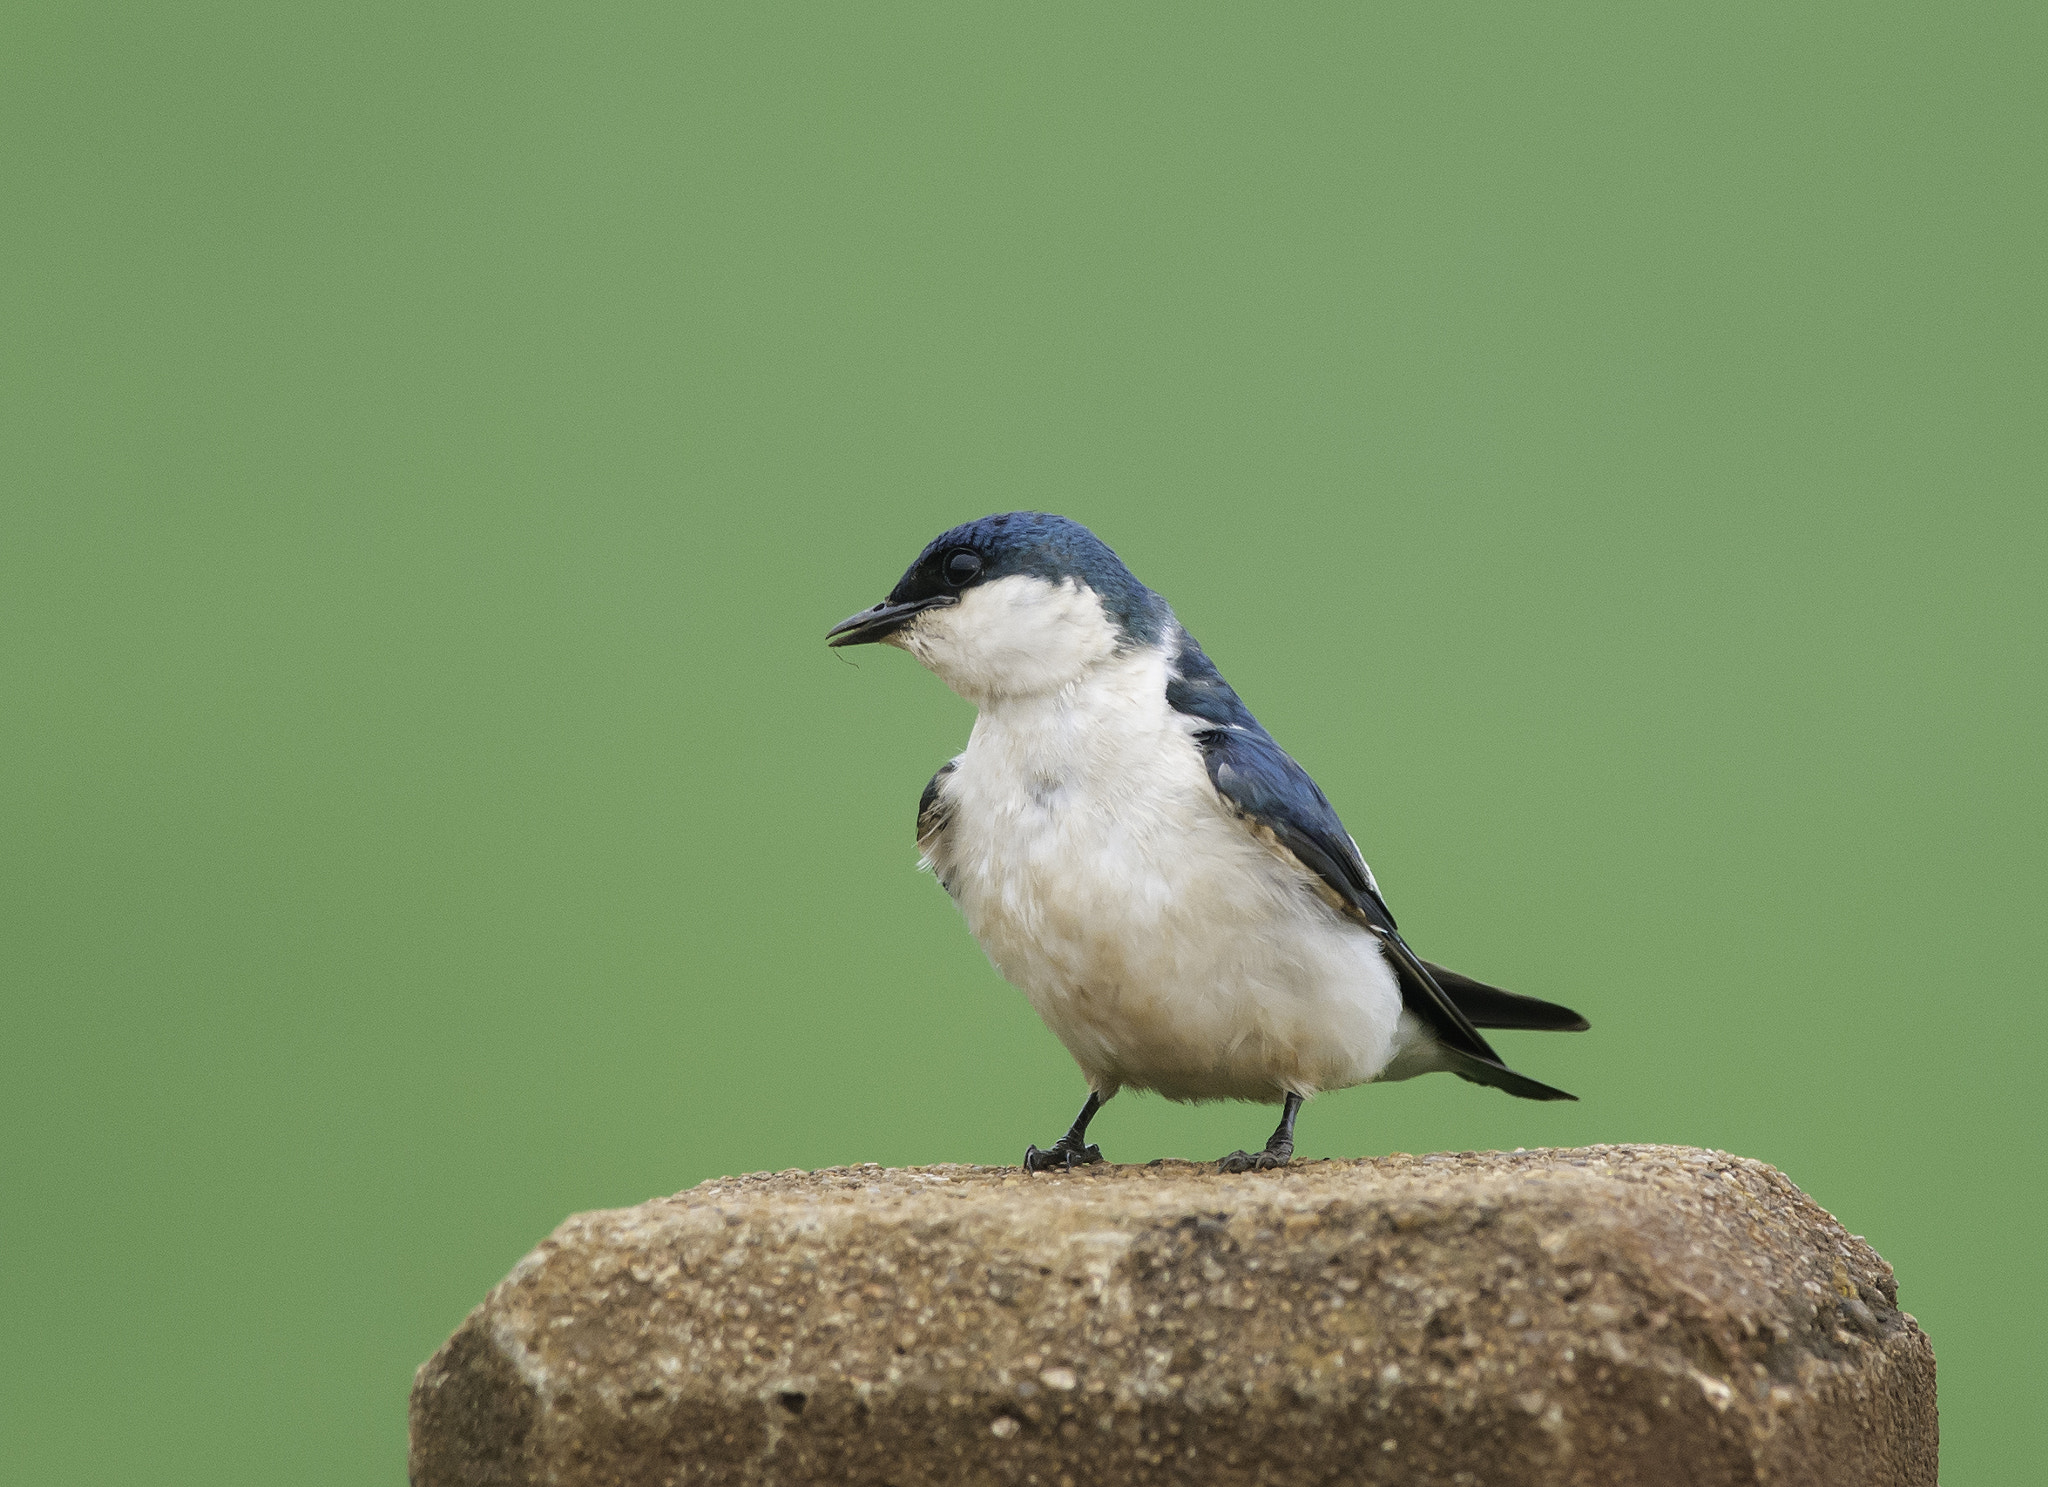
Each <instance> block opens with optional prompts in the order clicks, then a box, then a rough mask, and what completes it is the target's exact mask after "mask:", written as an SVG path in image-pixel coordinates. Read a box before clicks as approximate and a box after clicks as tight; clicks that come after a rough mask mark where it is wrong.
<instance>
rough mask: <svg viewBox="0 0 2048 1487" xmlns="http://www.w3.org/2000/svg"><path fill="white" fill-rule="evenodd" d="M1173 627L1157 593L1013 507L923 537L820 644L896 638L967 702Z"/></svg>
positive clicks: (1111, 557) (1046, 521) (1070, 533)
mask: <svg viewBox="0 0 2048 1487" xmlns="http://www.w3.org/2000/svg"><path fill="white" fill-rule="evenodd" d="M1172 623H1173V611H1172V610H1171V609H1169V608H1168V607H1167V603H1166V601H1165V600H1164V599H1162V598H1160V597H1159V596H1158V595H1157V594H1155V593H1153V592H1152V591H1151V590H1150V589H1148V588H1146V587H1145V586H1144V585H1143V584H1141V583H1139V582H1138V580H1137V579H1136V578H1134V577H1132V576H1131V570H1130V569H1128V568H1126V567H1125V566H1124V565H1123V563H1122V562H1121V561H1120V560H1119V559H1118V558H1117V555H1116V554H1115V553H1113V552H1111V551H1110V550H1109V547H1108V545H1107V544H1105V543H1104V542H1103V541H1102V539H1101V538H1099V537H1097V536H1096V535H1095V534H1094V533H1093V532H1091V531H1089V530H1088V529H1087V528H1086V527H1084V526H1082V525H1081V524H1080V523H1079V522H1075V521H1069V520H1067V518H1065V517H1064V516H1047V515H1044V514H1043V513H1040V512H1036V511H1012V512H1007V513H1005V514H1004V515H1001V516H985V517H983V518H982V519H981V520H980V521H973V522H968V523H967V524H966V525H965V526H959V527H955V528H953V530H952V531H950V532H946V533H943V534H942V535H940V536H939V537H936V538H934V539H933V540H932V542H931V544H930V545H929V546H927V547H926V548H925V550H924V551H923V552H921V553H919V554H918V555H917V561H916V562H914V563H912V564H911V565H910V568H909V571H908V572H906V573H905V574H904V575H903V577H902V579H901V581H899V582H898V583H897V585H896V587H895V588H893V589H891V590H890V591H889V597H888V598H886V599H884V600H883V601H882V602H881V603H879V604H877V605H875V606H874V607H873V608H872V609H863V610H862V611H861V612H860V613H859V614H856V615H854V616H852V617H851V618H849V619H845V620H842V621H841V622H840V623H838V624H836V625H834V626H833V627H832V628H831V630H829V631H828V632H826V636H825V643H826V644H827V645H867V644H870V643H872V642H875V641H881V642H883V643H884V644H887V645H894V646H900V647H902V648H903V649H904V650H907V651H909V652H910V653H911V654H912V655H913V656H916V657H917V659H918V660H920V661H922V662H923V663H924V664H925V665H926V666H928V667H930V668H931V670H933V671H934V672H936V673H937V674H938V676H939V678H940V680H942V681H944V682H945V683H946V685H947V686H949V687H951V688H952V689H953V690H954V691H956V692H958V693H959V694H960V695H961V696H962V697H965V698H967V699H968V700H969V701H972V702H984V701H988V700H991V699H994V698H999V697H1023V696H1030V695H1033V694H1036V693H1042V692H1050V691H1055V690H1057V689H1058V688H1060V687H1063V686H1066V685H1067V684H1068V683H1070V682H1073V681H1076V680H1078V679H1080V678H1081V677H1082V676H1083V675H1085V674H1086V673H1087V672H1088V671H1089V670H1090V669H1092V668H1093V667H1095V666H1098V665H1100V664H1101V663H1103V662H1104V661H1107V660H1109V659H1111V658H1112V657H1114V656H1117V655H1119V654H1122V653H1124V652H1126V651H1128V650H1129V649H1131V648H1132V647H1133V646H1139V645H1151V644H1156V643H1157V642H1158V641H1159V640H1160V639H1161V638H1162V637H1163V636H1164V635H1165V633H1166V631H1167V630H1168V628H1169V627H1170V626H1171V625H1172Z"/></svg>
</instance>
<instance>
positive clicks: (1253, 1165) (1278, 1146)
mask: <svg viewBox="0 0 2048 1487" xmlns="http://www.w3.org/2000/svg"><path fill="white" fill-rule="evenodd" d="M1300 1113H1301V1096H1300V1095H1296V1094H1290V1095H1288V1097H1287V1108H1286V1109H1285V1110H1283V1111H1281V1113H1280V1125H1279V1128H1278V1129H1276V1130H1275V1131H1274V1132H1273V1134H1272V1135H1271V1136H1270V1137H1268V1138H1267V1140H1266V1146H1265V1150H1263V1151H1233V1152H1232V1153H1231V1154H1230V1155H1229V1156H1227V1157H1225V1158H1224V1159H1223V1160H1222V1161H1221V1162H1219V1163H1218V1164H1217V1165H1218V1167H1219V1168H1220V1169H1221V1170H1222V1171H1225V1172H1263V1171H1264V1170H1265V1169H1266V1168H1268V1167H1283V1166H1285V1165H1286V1164H1287V1160H1288V1158H1290V1157H1292V1156H1293V1155H1294V1117H1295V1116H1296V1115H1298V1114H1300Z"/></svg>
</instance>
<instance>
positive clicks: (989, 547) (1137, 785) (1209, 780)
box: [825, 511, 1589, 1173]
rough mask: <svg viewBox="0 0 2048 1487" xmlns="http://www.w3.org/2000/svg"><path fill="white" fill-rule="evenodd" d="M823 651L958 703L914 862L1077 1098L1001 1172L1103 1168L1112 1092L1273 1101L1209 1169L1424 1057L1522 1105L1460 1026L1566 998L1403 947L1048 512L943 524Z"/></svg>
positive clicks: (1232, 695)
mask: <svg viewBox="0 0 2048 1487" xmlns="http://www.w3.org/2000/svg"><path fill="white" fill-rule="evenodd" d="M825 639H826V643H827V644H828V645H831V646H850V645H869V644H877V643H879V644H884V645H889V646H894V647H897V648H899V649H901V650H905V651H908V652H909V653H910V654H911V655H912V656H914V657H915V658H916V659H917V660H918V661H919V662H921V663H922V664H923V665H924V666H925V667H926V668H928V669H929V670H931V671H932V672H933V673H935V674H936V675H937V676H938V677H939V679H940V680H941V681H943V682H945V684H946V685H947V686H948V687H950V688H951V689H952V690H953V691H954V692H956V693H958V694H959V695H960V696H961V697H962V698H964V699H966V700H967V701H968V702H970V703H972V704H973V705H974V707H975V709H976V716H975V720H974V726H973V728H972V730H971V732H970V734H969V736H968V740H967V747H966V748H965V749H964V750H963V751H962V752H961V753H960V754H959V755H958V756H957V757H955V758H954V759H952V760H951V761H949V762H948V763H946V764H945V765H944V766H942V767H941V768H940V769H939V771H938V773H937V774H935V775H934V776H933V777H932V780H931V783H930V784H928V785H927V786H925V789H924V793H923V796H922V798H921V799H920V800H919V802H918V807H917V845H918V850H919V853H920V865H921V866H922V867H924V868H926V869H928V870H929V871H931V872H932V873H933V874H934V875H935V876H936V877H937V879H938V881H939V882H940V884H941V885H943V886H944V888H945V890H946V892H947V893H948V894H950V895H951V896H952V899H953V901H954V903H955V904H956V905H957V906H958V907H959V909H960V911H961V913H962V915H963V916H964V917H965V919H966V921H967V926H968V929H969V930H970V931H971V932H972V934H973V935H974V938H975V939H976V940H977V941H979V942H980V945H981V948H982V950H983V951H984V952H985V953H986V954H987V956H988V959H989V961H990V962H991V963H992V964H993V965H994V966H995V968H996V970H997V971H998V972H1000V973H1001V975H1002V976H1003V977H1004V979H1006V980H1007V981H1009V982H1010V983H1011V984H1012V985H1014V986H1015V987H1016V988H1017V989H1018V990H1020V991H1022V992H1023V994H1024V996H1025V997H1026V998H1027V999H1028V1000H1029V1002H1030V1003H1031V1005H1032V1007H1033V1008H1034V1009H1035V1010H1036V1011H1037V1013H1038V1015H1039V1017H1040V1018H1041V1019H1043V1021H1044V1022H1045V1024H1046V1026H1047V1027H1048V1028H1049V1029H1050V1030H1051V1031H1052V1033H1053V1034H1054V1036H1055V1037H1057V1038H1058V1039H1059V1041H1060V1042H1061V1043H1062V1044H1064V1045H1065V1047H1066V1049H1067V1051H1068V1053H1069V1054H1071V1055H1072V1057H1073V1059H1074V1062H1075V1063H1076V1064H1077V1065H1079V1067H1080V1070H1081V1073H1082V1075H1083V1076H1084V1077H1085V1078H1086V1080H1087V1084H1088V1098H1087V1100H1086V1102H1085V1103H1084V1104H1083V1105H1082V1107H1081V1111H1080V1114H1079V1115H1077V1116H1076V1117H1075V1118H1074V1121H1073V1123H1072V1125H1071V1126H1070V1127H1069V1128H1068V1130H1067V1132H1066V1134H1065V1135H1063V1136H1061V1137H1060V1138H1059V1139H1058V1140H1057V1141H1055V1142H1054V1143H1053V1144H1052V1145H1051V1146H1050V1147H1048V1148H1045V1149H1043V1150H1041V1149H1040V1148H1039V1147H1038V1146H1037V1145H1036V1144H1035V1143H1033V1144H1031V1145H1029V1146H1027V1147H1026V1149H1025V1154H1024V1168H1025V1170H1026V1171H1027V1172H1034V1173H1035V1172H1045V1171H1050V1170H1053V1169H1056V1168H1057V1169H1064V1170H1067V1171H1071V1170H1072V1169H1074V1168H1075V1167H1082V1166H1087V1165H1089V1164H1091V1163H1095V1162H1099V1161H1101V1160H1102V1150H1101V1147H1100V1146H1099V1145H1098V1144H1096V1143H1093V1142H1090V1141H1089V1140H1088V1127H1089V1123H1090V1122H1091V1121H1092V1120H1093V1119H1094V1117H1095V1115H1096V1113H1097V1112H1098V1111H1099V1110H1100V1109H1101V1108H1102V1107H1103V1105H1104V1104H1106V1103H1107V1102H1108V1101H1109V1100H1110V1099H1112V1098H1113V1097H1114V1096H1115V1095H1116V1094H1117V1093H1118V1091H1120V1090H1123V1089H1134V1090H1150V1091H1154V1092H1156V1093H1158V1094H1160V1095H1163V1096H1165V1097H1166V1098H1167V1099H1169V1100H1174V1101H1207V1100H1243V1101H1251V1102H1255V1103H1260V1104H1267V1105H1279V1106H1280V1107H1281V1116H1280V1123H1279V1125H1278V1127H1277V1128H1276V1129H1275V1130H1274V1132H1273V1134H1272V1136H1271V1138H1270V1139H1268V1140H1267V1142H1266V1144H1265V1146H1264V1147H1263V1148H1261V1149H1260V1150H1258V1151H1245V1150H1242V1149H1240V1150H1237V1151H1233V1152H1231V1153H1230V1154H1229V1155H1228V1156H1226V1157H1224V1158H1222V1160H1221V1163H1220V1168H1221V1170H1222V1171H1224V1172H1249V1171H1262V1170H1267V1169H1272V1168H1277V1167H1281V1166H1284V1165H1285V1164H1286V1163H1287V1162H1288V1161H1289V1160H1290V1159H1291V1158H1292V1156H1293V1154H1294V1129H1295V1121H1296V1118H1297V1116H1298V1115H1299V1113H1300V1110H1301V1107H1302V1104H1303V1102H1305V1101H1306V1100H1308V1099H1310V1098H1312V1097H1314V1096H1315V1095H1318V1094H1320V1093H1323V1092H1325V1091H1328V1090H1334V1089H1342V1088H1346V1087H1349V1086H1352V1085H1358V1084H1367V1083H1373V1082H1385V1081H1391V1080H1400V1079H1408V1078H1412V1077H1414V1076H1416V1075H1419V1074H1425V1073H1430V1072H1436V1071H1445V1072H1449V1073H1452V1074H1456V1075H1458V1076H1459V1077H1460V1078H1463V1079H1467V1080H1470V1081H1472V1082H1473V1083H1475V1084H1483V1085H1491V1086H1492V1087H1494V1088H1496V1089H1501V1090H1505V1091H1506V1092H1507V1093H1509V1094H1511V1095H1518V1096H1520V1097H1522V1098H1523V1099H1529V1100H1571V1099H1576V1098H1577V1097H1576V1096H1574V1095H1570V1094H1567V1093H1565V1092H1564V1091H1563V1090H1561V1089H1556V1088H1553V1087H1552V1086H1550V1085H1547V1084H1543V1083H1540V1082H1539V1081H1537V1080H1535V1079H1531V1078H1529V1077H1528V1076H1526V1075H1523V1074H1518V1073H1516V1072H1515V1071H1514V1070H1512V1069H1510V1068H1509V1067H1508V1066H1507V1065H1506V1063H1504V1062H1503V1061H1502V1059H1501V1057H1500V1055H1498V1054H1497V1053H1495V1052H1494V1050H1493V1048H1492V1047H1491V1046H1490V1045H1489V1044H1488V1043H1487V1041H1486V1039H1485V1038H1484V1037H1483V1036H1481V1033H1480V1029H1482V1028H1488V1029H1494V1028H1524V1029H1540V1030H1545V1031H1569V1032H1582V1031H1585V1030H1586V1029H1587V1027H1588V1026H1589V1024H1588V1023H1587V1021H1586V1019H1585V1018H1583V1017H1581V1016H1580V1015H1579V1014H1578V1013H1576V1012H1574V1011H1572V1010H1570V1009H1569V1008H1567V1007H1561V1006H1558V1005H1557V1004H1555V1003H1552V1002H1546V1001H1540V1000H1538V999H1536V998H1534V997H1528V996H1518V995H1516V994H1515V993H1513V992H1508V991H1502V990H1500V989H1499V988H1497V987H1494V986H1489V985H1486V984H1485V983H1483V982H1479V981H1475V980H1473V979H1471V978H1470V977H1467V976H1462V975H1459V974H1458V973H1457V972H1455V971H1450V970H1447V969H1445V968H1444V967H1442V966H1440V965H1435V964H1433V963H1431V962H1429V961H1426V960H1423V959H1421V958H1420V957H1419V956H1417V955H1416V953H1415V952H1414V951H1413V950H1411V949H1410V948H1409V947H1408V944H1407V942H1406V941H1405V940H1404V939H1403V938H1402V937H1401V933H1400V931H1399V930H1398V929H1397V928H1396V927H1395V923H1394V916H1393V914H1392V913H1391V912H1390V911H1389V910H1388V908H1387V903H1386V896H1385V895H1384V894H1383V893H1382V892H1381V891H1380V886H1379V883H1378V882H1377V881H1376V880H1375V879H1374V877H1373V873H1372V869H1371V868H1370V867H1368V866H1367V865H1366V862H1365V858H1364V856H1363V854H1362V853H1361V852H1360V851H1359V848H1358V844H1357V843H1356V841H1354V840H1353V838H1352V837H1351V835H1350V833H1348V832H1347V831H1346V830H1345V829H1344V825H1343V822H1342V821H1341V820H1339V818H1338V816H1337V812H1336V810H1335V809H1334V808H1333V807H1332V806H1331V804H1330V802H1329V799H1328V798H1327V797H1326V796H1325V795H1324V794H1323V792H1322V790H1321V789H1320V788H1319V787H1318V786H1317V785H1316V782H1315V781H1314V780H1313V779H1311V778H1310V777H1309V775H1308V772H1307V771H1306V770H1304V769H1303V768H1302V767H1301V766H1300V765H1299V764H1297V763H1296V762H1295V761H1294V759H1293V757H1292V756H1290V755H1289V754H1288V753H1287V752H1286V751H1285V750H1283V749H1282V748H1281V747H1280V745H1279V744H1278V743H1276V742H1275V741H1274V740H1273V736H1272V735H1271V734H1270V733H1268V732H1267V731H1266V730H1265V729H1264V728H1263V727H1261V726H1260V724H1259V722H1258V720H1257V719H1256V718H1254V717H1253V716H1252V714H1251V711H1250V709H1249V708H1247V707H1246V706H1245V704H1244V702H1243V700H1242V699H1241V698H1240V697H1239V696H1238V694H1237V693H1236V692H1235V691H1234V690H1233V689H1232V688H1231V686H1230V684H1229V683H1228V682H1226V681H1225V680H1224V679H1223V676H1222V674H1221V673H1220V672H1219V671H1218V670H1217V669H1216V666H1215V664H1214V663H1213V662H1211V661H1210V659H1209V657H1208V655H1207V654H1206V653H1205V652H1204V651H1203V649H1202V647H1201V646H1200V645H1199V644H1197V643H1196V641H1195V638H1194V637H1193V636H1192V635H1190V634H1188V632H1187V631H1186V630H1185V629H1184V628H1182V626H1181V624H1180V621H1179V620H1178V619H1177V618H1176V617H1175V615H1174V611H1173V608H1172V606H1171V605H1170V604H1168V603H1167V601H1166V600H1165V598H1163V597H1162V596H1161V595H1159V594H1157V593H1155V592H1153V591H1152V590H1151V589H1149V588H1147V587H1146V586H1145V585H1144V584H1143V583H1141V582H1139V581H1138V579H1137V578H1136V576H1134V575H1133V574H1132V572H1131V571H1130V569H1128V568H1127V567H1125V566H1124V564H1123V562H1122V561H1121V560H1120V559H1119V558H1118V557H1117V555H1116V554H1115V552H1113V551H1112V550H1111V549H1110V548H1109V546H1108V545H1107V544H1106V543H1104V542H1103V541H1102V540H1101V539H1100V538H1099V537H1097V536H1096V535H1095V534H1094V533H1093V532H1091V531H1090V530H1089V529H1088V528H1087V527H1085V526H1083V525H1081V524H1080V523H1079V522H1076V521H1072V520H1070V519H1068V518H1066V517H1063V516H1055V515H1050V514H1047V513H1044V512H1034V511H1012V512H1005V513H1002V514H999V515H993V516H987V517H983V518H981V519H979V520H976V521H971V522H967V523H964V524H963V525H960V526H956V527H954V528H952V529H951V530H950V531H947V532H944V533H942V534H940V535H939V536H938V537H936V538H934V539H933V540H932V541H931V542H930V543H929V544H928V545H927V546H926V547H925V549H924V550H923V551H922V552H921V553H919V554H918V556H917V560H916V561H915V562H913V563H912V564H911V565H910V567H909V568H908V569H907V570H906V571H905V572H904V574H903V577H902V579H901V580H900V581H899V582H898V583H897V584H896V586H895V587H894V588H893V589H891V590H890V591H889V594H888V597H887V598H885V599H883V600H882V601H881V602H880V603H878V604H875V605H873V606H871V607H870V608H867V609H864V610H861V611H860V612H859V613H857V614H854V615H852V616H850V617H849V618H847V619H845V620H842V621H841V622H840V623H839V624H837V625H834V626H832V627H831V629H830V630H829V631H827V632H826V637H825Z"/></svg>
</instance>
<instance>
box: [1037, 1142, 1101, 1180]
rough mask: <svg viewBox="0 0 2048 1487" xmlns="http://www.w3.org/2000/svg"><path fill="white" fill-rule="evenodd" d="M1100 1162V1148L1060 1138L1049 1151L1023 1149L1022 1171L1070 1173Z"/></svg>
mask: <svg viewBox="0 0 2048 1487" xmlns="http://www.w3.org/2000/svg"><path fill="white" fill-rule="evenodd" d="M1101 1160H1102V1148H1101V1147H1099V1146H1096V1145H1093V1144H1092V1143H1091V1144H1090V1145H1087V1146H1083V1145H1082V1144H1081V1143H1080V1142H1078V1141H1069V1140H1067V1138H1066V1137H1064V1136H1062V1137H1060V1139H1059V1140H1057V1141H1055V1142H1053V1144H1052V1150H1051V1151H1040V1150H1039V1149H1038V1148H1037V1147H1036V1146H1027V1147H1025V1148H1024V1170H1025V1171H1026V1172H1051V1171H1054V1170H1055V1169H1057V1170H1059V1171H1062V1172H1071V1171H1073V1170H1074V1169H1075V1168H1076V1167H1085V1166H1087V1165H1088V1164H1089V1163H1090V1162H1099V1161H1101Z"/></svg>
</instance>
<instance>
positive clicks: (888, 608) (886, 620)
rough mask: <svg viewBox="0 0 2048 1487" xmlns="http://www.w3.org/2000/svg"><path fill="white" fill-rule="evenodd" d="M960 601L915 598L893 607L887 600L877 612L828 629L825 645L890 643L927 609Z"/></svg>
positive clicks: (941, 596)
mask: <svg viewBox="0 0 2048 1487" xmlns="http://www.w3.org/2000/svg"><path fill="white" fill-rule="evenodd" d="M959 602H960V601H959V600H958V599H956V598H955V597H954V596H953V595H951V594H935V595H933V596H932V597H931V598H929V599H911V600H909V601H907V602H905V603H902V604H891V603H890V602H889V601H888V600H887V599H884V600H883V601H882V602H881V603H880V604H877V605H876V606H875V607H874V608H873V609H863V610H862V611H861V612H860V613H859V614H856V615H849V616H848V617H847V618H845V619H843V620H841V621H840V622H839V623H838V624H836V625H834V626H833V627H832V628H831V629H829V630H827V631H826V632H825V644H827V645H872V644H874V643H875V642H876V641H878V640H887V639H888V638H889V637H890V636H891V635H894V634H895V633H896V632H897V631H898V630H901V629H902V628H903V627H904V626H905V625H907V624H909V623H910V622H911V621H912V620H913V619H915V618H917V616H918V615H920V614H922V613H924V611H926V610H927V609H944V608H945V607H946V606H947V605H949V604H958V603H959Z"/></svg>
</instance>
